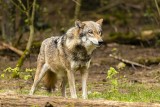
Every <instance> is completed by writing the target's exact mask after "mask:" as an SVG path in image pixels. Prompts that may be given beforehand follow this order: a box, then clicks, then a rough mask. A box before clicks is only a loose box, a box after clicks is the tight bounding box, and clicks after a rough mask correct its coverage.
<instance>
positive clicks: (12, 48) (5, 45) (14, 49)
mask: <svg viewBox="0 0 160 107" xmlns="http://www.w3.org/2000/svg"><path fill="white" fill-rule="evenodd" d="M2 46H3V47H4V48H8V49H10V50H12V51H13V52H15V53H17V54H18V55H20V56H21V55H22V54H23V51H21V50H19V49H17V48H15V47H13V46H11V45H9V44H6V43H4V42H2Z"/></svg>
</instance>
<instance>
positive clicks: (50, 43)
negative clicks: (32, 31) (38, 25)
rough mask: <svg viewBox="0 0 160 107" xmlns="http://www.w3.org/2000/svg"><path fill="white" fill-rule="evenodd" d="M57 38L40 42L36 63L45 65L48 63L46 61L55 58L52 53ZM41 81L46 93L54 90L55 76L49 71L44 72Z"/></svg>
mask: <svg viewBox="0 0 160 107" xmlns="http://www.w3.org/2000/svg"><path fill="white" fill-rule="evenodd" d="M58 38H59V37H50V38H47V39H45V40H44V41H43V42H42V44H41V48H40V52H39V55H38V60H37V63H43V64H45V63H48V59H50V60H52V59H51V58H53V57H56V56H54V53H55V52H54V51H55V47H56V46H55V45H56V43H55V41H56V40H57V39H58ZM37 72H41V71H37ZM43 81H44V84H45V86H46V88H47V90H48V91H51V90H54V89H55V84H56V82H57V77H56V74H55V73H54V72H52V71H51V70H48V72H46V74H45V76H44V78H43Z"/></svg>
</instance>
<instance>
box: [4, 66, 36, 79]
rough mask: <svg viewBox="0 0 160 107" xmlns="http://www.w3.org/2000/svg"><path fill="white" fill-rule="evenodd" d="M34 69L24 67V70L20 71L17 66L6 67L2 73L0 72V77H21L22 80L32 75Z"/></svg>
mask: <svg viewBox="0 0 160 107" xmlns="http://www.w3.org/2000/svg"><path fill="white" fill-rule="evenodd" d="M34 71H35V69H29V68H26V69H25V72H24V71H20V69H19V67H15V68H11V67H8V68H6V69H5V70H3V73H2V74H1V78H8V79H12V78H22V79H24V80H28V79H30V78H31V77H32V72H34ZM6 74H7V75H6Z"/></svg>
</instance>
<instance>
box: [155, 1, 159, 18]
mask: <svg viewBox="0 0 160 107" xmlns="http://www.w3.org/2000/svg"><path fill="white" fill-rule="evenodd" d="M154 2H155V5H156V8H157V11H158V14H159V17H160V10H159V6H158V2H157V0H154Z"/></svg>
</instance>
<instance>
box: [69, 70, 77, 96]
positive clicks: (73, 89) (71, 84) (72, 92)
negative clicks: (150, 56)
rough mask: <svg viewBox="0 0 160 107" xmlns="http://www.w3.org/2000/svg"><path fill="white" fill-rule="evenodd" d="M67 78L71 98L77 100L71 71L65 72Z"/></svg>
mask: <svg viewBox="0 0 160 107" xmlns="http://www.w3.org/2000/svg"><path fill="white" fill-rule="evenodd" d="M67 76H68V82H69V88H70V93H71V98H77V94H76V86H75V78H74V72H73V71H72V70H71V71H70V70H67Z"/></svg>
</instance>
